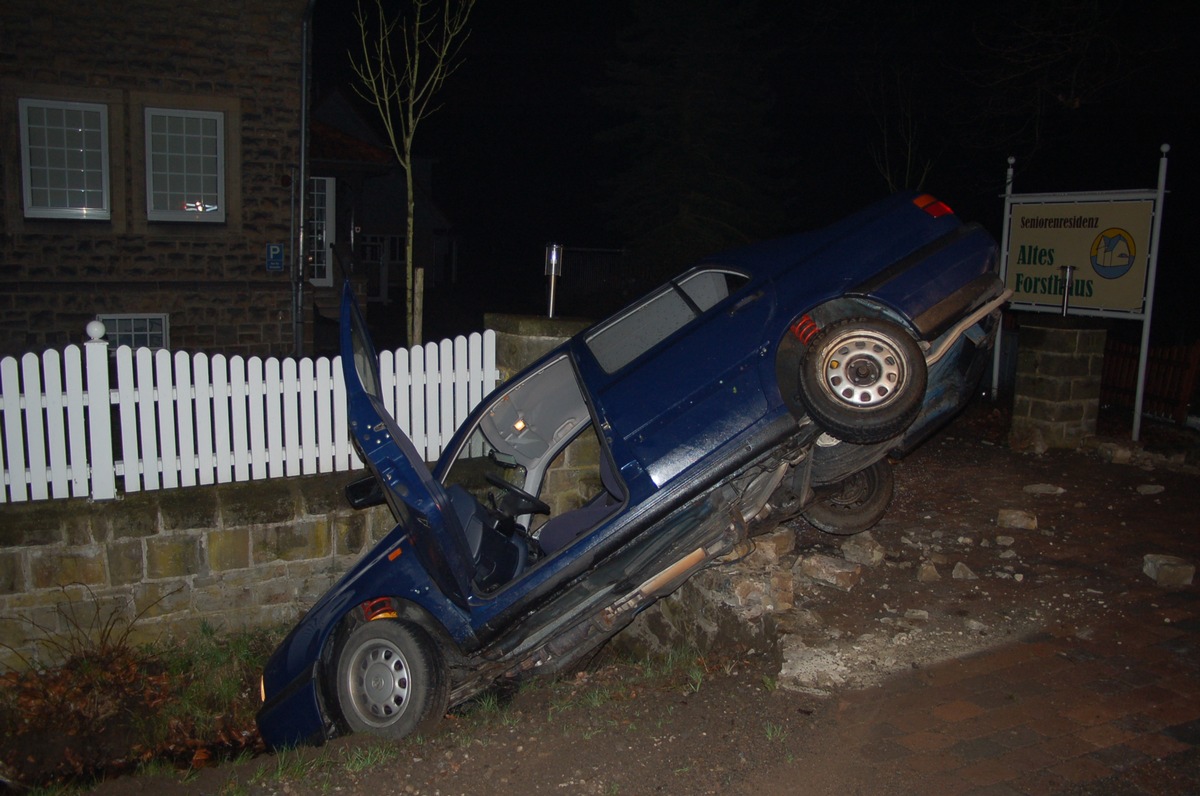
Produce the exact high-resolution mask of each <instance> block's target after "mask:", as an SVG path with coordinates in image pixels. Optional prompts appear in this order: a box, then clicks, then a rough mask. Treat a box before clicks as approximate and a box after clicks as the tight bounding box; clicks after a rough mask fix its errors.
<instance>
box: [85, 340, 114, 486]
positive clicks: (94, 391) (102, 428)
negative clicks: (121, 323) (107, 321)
mask: <svg viewBox="0 0 1200 796" xmlns="http://www.w3.org/2000/svg"><path fill="white" fill-rule="evenodd" d="M87 334H88V338H89V339H88V341H87V342H86V343H84V344H83V348H84V351H85V356H84V360H85V362H86V363H87V412H88V423H87V428H88V450H90V451H91V456H90V457H89V460H88V466H89V467H90V470H91V481H92V488H91V498H92V500H109V499H111V498H115V497H116V496H117V476H116V468H115V463H114V462H113V444H112V403H113V401H112V393H111V392H110V390H109V382H108V341H107V340H104V339H103V337H104V324H103V323H101V322H100V321H92V322H91V323H89V324H88V325H87Z"/></svg>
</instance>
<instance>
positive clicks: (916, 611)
mask: <svg viewBox="0 0 1200 796" xmlns="http://www.w3.org/2000/svg"><path fill="white" fill-rule="evenodd" d="M904 618H905V619H914V620H917V621H919V622H927V621H929V612H928V611H925V610H923V609H921V608H909V609H908V610H907V611H905V612H904Z"/></svg>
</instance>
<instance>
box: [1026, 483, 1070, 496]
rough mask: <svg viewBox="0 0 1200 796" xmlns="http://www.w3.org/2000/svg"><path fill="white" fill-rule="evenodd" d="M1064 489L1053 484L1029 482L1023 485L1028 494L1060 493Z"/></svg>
mask: <svg viewBox="0 0 1200 796" xmlns="http://www.w3.org/2000/svg"><path fill="white" fill-rule="evenodd" d="M1066 491H1067V490H1065V489H1063V488H1062V487H1061V486H1055V485H1054V484H1030V485H1029V486H1027V487H1025V492H1026V493H1027V494H1030V495H1061V494H1062V493H1063V492H1066Z"/></svg>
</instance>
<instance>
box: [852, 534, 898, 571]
mask: <svg viewBox="0 0 1200 796" xmlns="http://www.w3.org/2000/svg"><path fill="white" fill-rule="evenodd" d="M842 555H843V556H845V557H846V560H847V561H851V562H853V563H855V564H863V565H865V566H868V567H877V566H879V565H880V564H882V563H883V559H884V557H886V555H887V551H886V550H884V549H883V545H881V544H880V543H879V542H877V541H875V537H873V536H871V534H870V533H860V534H856V535H854V536H851V537H849V538H848V539H846V541H844V542H842Z"/></svg>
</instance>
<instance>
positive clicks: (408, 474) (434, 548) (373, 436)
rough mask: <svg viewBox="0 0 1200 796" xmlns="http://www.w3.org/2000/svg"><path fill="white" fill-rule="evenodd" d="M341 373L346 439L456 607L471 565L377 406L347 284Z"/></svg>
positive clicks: (442, 498) (429, 478)
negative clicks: (373, 475)
mask: <svg viewBox="0 0 1200 796" xmlns="http://www.w3.org/2000/svg"><path fill="white" fill-rule="evenodd" d="M341 337H342V339H341V349H342V373H343V375H344V377H345V381H346V410H347V415H348V418H349V426H350V436H351V438H352V439H353V441H354V445H355V448H356V449H357V450H358V452H359V455H361V456H362V457H363V459H364V461H365V462H366V464H367V466H368V467H369V468H370V469H371V471H372V472H373V473H374V474H375V477H376V478H378V479H379V483H380V485H381V486H382V487H383V493H384V496H385V497H386V499H387V502H388V505H389V506H390V507H391V509H392V514H393V515H394V516H395V517H396V521H397V522H398V523H400V524H401V525H403V526H404V528H405V529H406V530H407V531H408V535H409V539H410V540H411V541H412V545H413V548H414V550H415V551H416V553H417V556H418V557H419V558H420V559H421V562H422V563H423V564H424V566H425V570H426V571H427V572H428V573H429V576H430V577H431V578H432V579H433V581H434V582H435V583H436V584H437V586H438V588H439V589H441V590H442V592H443V593H444V594H445V595H446V596H447V597H448V598H449V599H451V600H453V601H454V602H456V603H458V604H459V605H462V606H465V605H466V598H467V595H468V594H469V593H470V588H471V576H472V564H471V556H470V553H469V551H468V549H467V545H466V540H465V537H464V535H463V532H462V530H461V528H460V527H459V523H458V518H457V517H456V516H455V514H454V512H453V510H452V509H451V507H450V501H449V499H448V498H447V497H446V493H445V491H444V490H443V489H442V487H441V484H439V483H438V482H437V480H436V479H435V478H434V477H433V475H432V473H430V471H429V468H428V467H427V466H426V465H425V462H424V461H423V460H422V459H421V456H420V455H419V454H418V453H417V449H416V447H415V446H414V445H413V444H412V441H411V440H410V439H409V438H408V436H407V435H406V434H405V433H404V432H403V431H402V430H401V429H400V427H399V425H397V423H396V420H395V419H394V418H393V417H392V415H391V413H390V412H389V411H388V409H387V408H386V406H385V405H384V402H383V396H382V390H381V387H380V379H379V360H378V358H377V357H376V354H375V347H374V345H373V344H372V342H371V337H370V335H369V334H368V333H367V327H366V322H365V320H364V319H363V316H362V312H361V310H360V309H359V307H358V302H357V301H356V300H355V298H354V293H353V291H352V290H351V287H350V283H349V282H347V283H346V284H345V287H344V288H343V289H342V329H341Z"/></svg>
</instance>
